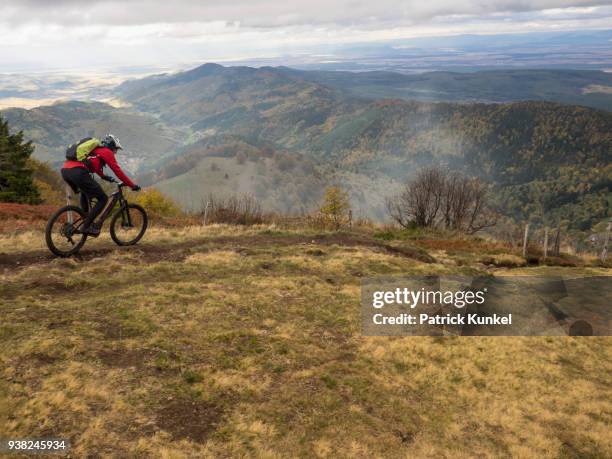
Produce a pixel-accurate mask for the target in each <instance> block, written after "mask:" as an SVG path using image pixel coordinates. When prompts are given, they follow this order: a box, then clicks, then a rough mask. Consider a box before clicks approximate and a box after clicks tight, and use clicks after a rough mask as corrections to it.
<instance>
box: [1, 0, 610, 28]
mask: <svg viewBox="0 0 612 459" xmlns="http://www.w3.org/2000/svg"><path fill="white" fill-rule="evenodd" d="M609 4H610V1H609V0H490V1H482V0H429V1H423V0H376V1H372V0H285V1H282V0H235V1H227V0H224V1H222V0H205V1H201V0H200V1H196V0H182V1H173V2H170V1H168V0H147V1H144V0H126V1H117V0H54V1H48V0H4V1H3V5H4V6H3V7H2V8H3V14H2V16H3V17H4V18H5V21H6V22H7V23H11V24H14V25H19V24H23V23H28V22H42V23H52V24H61V25H63V26H66V27H78V26H84V25H106V26H117V25H143V24H152V23H181V22H201V23H207V22H216V21H222V22H225V23H233V24H240V26H242V27H256V28H274V27H286V26H300V25H309V26H329V25H333V24H336V25H341V26H359V27H366V28H368V27H372V26H381V25H389V24H414V23H419V22H423V21H428V20H431V19H434V18H437V17H440V16H448V15H489V14H495V13H513V12H514V13H517V12H528V11H541V10H551V9H552V10H554V9H567V8H574V9H575V8H585V7H586V8H588V7H593V6H602V5H609Z"/></svg>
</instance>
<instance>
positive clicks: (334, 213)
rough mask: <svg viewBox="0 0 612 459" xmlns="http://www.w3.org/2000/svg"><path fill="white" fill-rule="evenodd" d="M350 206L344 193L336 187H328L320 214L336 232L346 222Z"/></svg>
mask: <svg viewBox="0 0 612 459" xmlns="http://www.w3.org/2000/svg"><path fill="white" fill-rule="evenodd" d="M350 210H351V205H350V203H349V199H348V195H347V194H346V191H344V190H343V189H342V188H340V187H338V186H330V187H329V188H327V189H326V190H325V196H324V197H323V204H322V205H321V209H320V210H319V211H320V212H321V214H322V215H323V216H324V217H325V218H326V219H327V220H328V221H329V222H330V223H331V224H332V226H333V227H334V229H336V230H338V229H340V227H341V226H342V225H343V224H344V223H345V222H347V221H348V218H349V212H350Z"/></svg>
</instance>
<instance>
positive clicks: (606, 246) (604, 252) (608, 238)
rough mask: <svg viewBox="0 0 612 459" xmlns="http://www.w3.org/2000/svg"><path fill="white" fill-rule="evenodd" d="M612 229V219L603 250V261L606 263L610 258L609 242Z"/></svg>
mask: <svg viewBox="0 0 612 459" xmlns="http://www.w3.org/2000/svg"><path fill="white" fill-rule="evenodd" d="M611 229H612V218H611V219H610V220H608V227H607V228H606V236H605V238H604V243H603V248H602V250H601V261H603V262H605V261H606V259H607V258H608V242H609V241H610V230H611Z"/></svg>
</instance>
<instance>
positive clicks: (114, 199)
mask: <svg viewBox="0 0 612 459" xmlns="http://www.w3.org/2000/svg"><path fill="white" fill-rule="evenodd" d="M124 186H126V185H124V184H122V183H120V184H118V185H117V191H115V192H113V193H112V194H111V198H110V200H109V201H108V204H107V205H106V208H105V209H104V210H103V211H102V213H101V214H100V216H99V217H98V222H99V223H100V224H102V223H104V221H105V220H106V219H107V218H108V216H109V215H110V214H111V212H112V211H113V209H114V208H115V205H116V204H117V203H119V212H125V210H126V209H127V203H128V202H127V199H125V197H124V196H123V190H122V188H123V187H124ZM90 205H91V204H90ZM123 217H124V222H125V221H127V223H128V225H129V226H132V221H131V219H130V213H129V212H125V214H124V216H123Z"/></svg>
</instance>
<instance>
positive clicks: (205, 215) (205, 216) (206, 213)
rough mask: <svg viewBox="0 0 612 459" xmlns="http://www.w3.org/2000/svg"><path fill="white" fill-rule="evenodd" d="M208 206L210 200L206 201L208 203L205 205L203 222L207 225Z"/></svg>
mask: <svg viewBox="0 0 612 459" xmlns="http://www.w3.org/2000/svg"><path fill="white" fill-rule="evenodd" d="M208 206H210V201H206V205H205V206H204V221H203V222H202V223H203V224H204V226H206V223H207V219H208Z"/></svg>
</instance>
